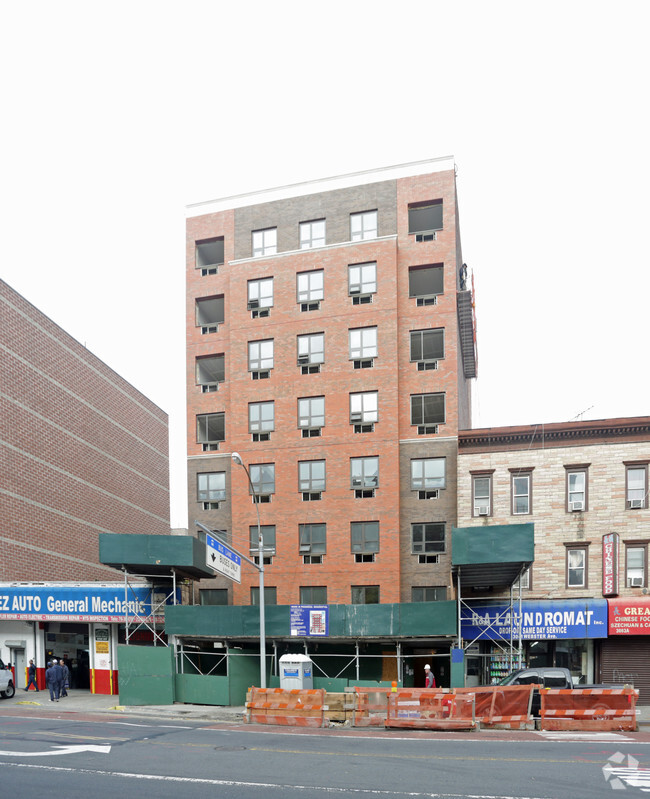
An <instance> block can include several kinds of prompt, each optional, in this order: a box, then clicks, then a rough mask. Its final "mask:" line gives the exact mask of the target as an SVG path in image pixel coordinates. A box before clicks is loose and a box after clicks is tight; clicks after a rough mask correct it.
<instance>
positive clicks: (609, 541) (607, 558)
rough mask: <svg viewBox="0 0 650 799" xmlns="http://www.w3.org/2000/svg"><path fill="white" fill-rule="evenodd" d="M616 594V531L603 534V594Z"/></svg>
mask: <svg viewBox="0 0 650 799" xmlns="http://www.w3.org/2000/svg"><path fill="white" fill-rule="evenodd" d="M617 594H618V533H609V534H608V535H604V536H603V596H616V595H617Z"/></svg>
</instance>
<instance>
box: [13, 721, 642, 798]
mask: <svg viewBox="0 0 650 799" xmlns="http://www.w3.org/2000/svg"><path fill="white" fill-rule="evenodd" d="M647 738H648V736H644V737H643V739H641V738H639V737H637V736H635V735H634V734H632V735H626V734H623V733H618V734H617V733H608V734H594V733H591V734H582V735H578V736H570V735H568V734H566V733H565V734H559V737H558V736H557V735H554V736H553V737H551V738H549V737H547V736H545V735H543V734H538V736H537V737H535V738H534V739H528V740H504V739H503V738H502V737H500V738H495V739H490V738H489V737H485V736H481V737H480V738H479V737H478V736H476V735H474V736H472V735H471V734H470V735H468V736H466V737H463V736H455V737H452V736H445V735H439V736H435V735H432V736H429V737H426V738H424V737H420V736H418V735H417V734H416V735H414V734H412V733H411V732H410V731H391V732H389V733H384V732H383V731H373V732H372V733H371V734H368V733H367V732H364V733H359V734H356V733H355V731H353V730H352V731H349V732H347V733H346V734H339V733H337V732H336V731H334V732H332V731H329V730H313V731H301V732H300V733H299V734H296V733H292V732H290V731H288V730H286V729H282V730H278V729H276V728H266V727H265V728H260V727H247V726H241V725H228V724H215V725H210V726H206V725H201V724H200V723H196V722H194V723H188V724H182V723H180V724H179V723H170V722H168V721H167V720H164V721H162V720H148V719H138V720H136V719H134V720H129V721H124V720H119V719H117V720H112V719H111V720H108V719H107V718H106V717H97V718H93V717H91V716H88V717H83V716H81V715H79V714H76V715H75V714H71V716H70V718H56V717H53V716H49V717H48V716H45V715H44V716H42V717H36V716H20V715H12V716H4V717H2V718H0V775H1V782H0V785H2V793H3V794H4V795H5V796H8V795H10V794H12V795H17V796H20V797H36V796H39V795H47V796H52V795H55V796H56V795H58V796H59V797H62V798H63V797H65V799H77V797H79V798H81V797H83V799H104V797H106V798H107V799H108V797H110V799H115V797H138V798H139V799H145V798H146V797H156V799H166V798H167V797H179V796H180V797H183V799H185V797H189V798H190V799H192V798H193V797H206V796H210V797H219V799H231V798H232V799H258V798H259V799H262V797H264V799H275V798H276V797H277V798H278V799H280V797H282V798H283V799H284V797H287V799H291V797H296V799H298V798H299V799H326V797H336V796H338V797H341V799H366V797H367V799H409V798H411V797H413V798H414V799H418V797H441V799H442V798H443V797H454V798H455V799H469V798H470V797H471V798H472V799H476V798H477V797H480V798H481V799H491V798H492V797H495V798H496V797H499V799H500V798H501V797H526V798H527V799H555V798H557V799H583V798H584V799H587V797H588V798H589V799H594V797H611V796H612V790H613V788H619V789H620V790H626V793H625V794H621V793H620V792H617V793H616V794H614V795H615V796H617V797H623V799H626V797H630V798H631V797H632V796H633V795H638V796H641V795H642V788H643V787H645V788H646V790H650V740H647ZM604 767H605V771H603V768H604Z"/></svg>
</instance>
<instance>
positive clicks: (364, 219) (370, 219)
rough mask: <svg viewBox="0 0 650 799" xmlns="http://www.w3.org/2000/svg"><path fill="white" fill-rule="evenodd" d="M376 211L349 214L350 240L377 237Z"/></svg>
mask: <svg viewBox="0 0 650 799" xmlns="http://www.w3.org/2000/svg"><path fill="white" fill-rule="evenodd" d="M377 230H378V228H377V211H361V212H360V213H356V214H350V241H364V240H366V239H376V238H377Z"/></svg>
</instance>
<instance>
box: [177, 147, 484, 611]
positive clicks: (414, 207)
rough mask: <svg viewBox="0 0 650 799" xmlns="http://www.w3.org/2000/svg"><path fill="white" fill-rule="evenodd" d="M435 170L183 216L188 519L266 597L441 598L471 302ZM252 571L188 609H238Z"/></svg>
mask: <svg viewBox="0 0 650 799" xmlns="http://www.w3.org/2000/svg"><path fill="white" fill-rule="evenodd" d="M461 267H462V254H461V244H460V233H459V220H458V205H457V196H456V182H455V169H454V162H453V159H452V158H441V159H435V160H431V161H425V162H419V163H412V164H405V165H401V166H396V167H388V168H385V169H378V170H374V171H369V172H360V173H356V174H351V175H343V176H339V177H334V178H327V179H324V180H317V181H313V182H308V183H303V184H298V185H292V186H285V187H281V188H276V189H271V190H267V191H262V192H259V193H256V194H246V195H240V196H235V197H229V198H225V199H222V200H215V201H212V202H205V203H199V204H196V205H192V206H190V207H189V208H188V209H187V354H188V357H187V399H188V403H187V405H188V419H187V423H188V428H187V429H188V454H189V458H188V475H189V527H190V529H194V527H195V525H194V520H198V521H200V522H201V523H202V524H204V525H205V526H207V527H208V528H210V529H215V530H222V531H225V533H226V535H227V536H229V538H230V540H231V542H232V544H233V546H234V547H235V548H237V549H239V550H240V551H243V552H244V553H246V554H249V553H250V554H251V555H252V556H253V557H256V556H259V552H258V544H257V517H256V508H255V505H254V503H253V501H252V497H251V493H250V490H249V485H248V479H247V476H246V473H245V471H244V470H243V469H242V468H241V467H239V466H236V465H233V464H232V461H231V454H232V453H233V452H238V453H240V455H241V457H242V460H243V462H244V464H245V465H246V466H247V467H248V469H249V471H250V474H251V478H252V481H253V484H254V486H255V490H256V493H257V494H258V495H259V499H260V501H259V503H258V506H257V507H258V509H259V513H260V523H261V525H262V531H263V537H264V550H265V551H264V558H265V564H266V568H265V575H266V577H265V580H266V591H265V597H266V602H267V603H268V604H275V603H277V604H282V605H287V604H298V603H300V604H324V603H327V604H359V603H395V602H412V601H429V600H433V599H444V598H448V599H451V598H453V595H452V590H451V585H450V573H451V563H450V552H449V550H450V538H451V527H452V525H454V524H455V522H456V455H457V437H458V430H459V429H466V428H469V427H470V426H471V419H470V380H471V378H473V377H475V376H476V348H475V333H474V319H473V302H472V296H471V291H470V288H469V286H468V285H467V282H466V278H465V270H462V268H461ZM258 591H259V589H258V588H257V574H256V572H255V571H254V570H253V569H251V568H244V569H243V571H242V583H241V585H237V584H234V585H231V584H228V583H227V582H226V581H221V580H220V579H219V578H217V579H215V581H214V582H213V583H212V584H211V587H206V588H204V590H203V591H202V601H203V602H204V603H206V604H211V603H217V604H222V603H223V604H225V603H228V604H236V605H248V604H255V603H256V602H257V601H258Z"/></svg>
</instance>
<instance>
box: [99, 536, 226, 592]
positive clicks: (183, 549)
mask: <svg viewBox="0 0 650 799" xmlns="http://www.w3.org/2000/svg"><path fill="white" fill-rule="evenodd" d="M99 562H100V563H103V564H104V565H106V566H112V567H113V568H114V569H120V571H121V570H122V569H123V568H124V569H126V571H127V572H128V573H129V574H148V575H154V576H160V577H171V575H172V571H174V572H176V573H177V574H178V575H180V576H182V577H189V578H191V579H193V580H198V579H200V578H202V577H214V572H213V571H212V570H211V569H209V568H208V567H207V565H206V561H205V544H202V543H201V542H200V541H199V540H198V539H197V538H194V537H193V536H191V535H133V534H130V533H124V534H119V533H100V535H99Z"/></svg>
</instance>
